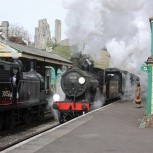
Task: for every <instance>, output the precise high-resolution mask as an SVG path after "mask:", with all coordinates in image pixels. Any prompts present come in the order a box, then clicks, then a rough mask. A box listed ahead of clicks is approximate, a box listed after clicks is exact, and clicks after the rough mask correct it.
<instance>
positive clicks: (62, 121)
mask: <svg viewBox="0 0 153 153" xmlns="http://www.w3.org/2000/svg"><path fill="white" fill-rule="evenodd" d="M58 118H59V123H60V124H62V123H65V122H66V121H67V119H66V115H65V114H64V113H63V112H59V113H58Z"/></svg>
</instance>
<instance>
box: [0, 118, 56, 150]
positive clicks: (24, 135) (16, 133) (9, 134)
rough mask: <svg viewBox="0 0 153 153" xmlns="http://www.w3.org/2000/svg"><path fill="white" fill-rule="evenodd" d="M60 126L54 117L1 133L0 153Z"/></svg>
mask: <svg viewBox="0 0 153 153" xmlns="http://www.w3.org/2000/svg"><path fill="white" fill-rule="evenodd" d="M58 125H59V122H57V121H55V120H54V119H53V117H50V118H47V119H45V120H43V121H39V122H33V123H32V124H30V125H22V126H19V127H17V128H15V129H13V130H7V131H3V132H0V151H3V150H5V149H7V148H9V147H11V146H13V145H15V144H18V143H20V142H22V141H24V140H27V139H29V138H31V137H33V136H36V135H38V134H40V133H43V132H45V131H47V130H50V129H52V128H53V127H56V126H58Z"/></svg>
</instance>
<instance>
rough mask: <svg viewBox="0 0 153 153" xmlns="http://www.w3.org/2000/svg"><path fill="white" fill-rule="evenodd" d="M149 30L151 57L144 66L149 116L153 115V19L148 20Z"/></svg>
mask: <svg viewBox="0 0 153 153" xmlns="http://www.w3.org/2000/svg"><path fill="white" fill-rule="evenodd" d="M149 21H150V28H151V57H149V58H148V60H147V62H146V64H147V69H148V83H147V107H146V114H147V115H150V114H152V113H153V93H152V87H153V82H152V80H153V75H152V67H153V17H151V18H150V19H149Z"/></svg>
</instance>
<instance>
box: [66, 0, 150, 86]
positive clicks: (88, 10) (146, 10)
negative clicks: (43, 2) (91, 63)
mask: <svg viewBox="0 0 153 153" xmlns="http://www.w3.org/2000/svg"><path fill="white" fill-rule="evenodd" d="M63 2H64V3H63V4H64V7H65V8H66V9H68V14H67V18H66V23H67V26H68V30H67V33H66V34H67V37H68V38H69V39H70V40H71V41H72V42H73V43H75V44H78V45H84V44H85V47H84V50H83V51H84V53H89V54H90V55H91V56H92V55H93V54H95V53H96V52H95V51H97V57H98V56H99V53H98V51H99V50H101V49H102V48H104V47H106V48H107V50H108V52H109V53H110V55H111V65H110V67H116V68H120V69H124V70H127V71H130V72H132V73H135V74H136V75H138V76H139V77H140V80H141V85H142V86H143V87H142V88H145V87H146V83H147V82H146V79H147V77H146V76H147V73H145V72H141V71H140V67H141V65H142V64H143V63H144V62H145V61H146V60H147V58H148V57H149V56H150V53H151V51H150V50H151V49H150V47H151V31H150V23H149V18H150V17H151V16H152V15H153V13H152V9H153V1H151V0H149V1H147V2H146V1H145V0H135V1H134V2H133V1H132V0H113V1H111V0H92V1H91V0H85V1H84V0H71V1H69V0H63Z"/></svg>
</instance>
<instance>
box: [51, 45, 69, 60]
mask: <svg viewBox="0 0 153 153" xmlns="http://www.w3.org/2000/svg"><path fill="white" fill-rule="evenodd" d="M52 47H53V53H55V54H57V55H60V56H62V57H64V58H66V59H68V60H69V59H70V57H71V54H72V51H71V47H70V46H62V45H59V44H56V45H55V44H54V45H53V46H52Z"/></svg>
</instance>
